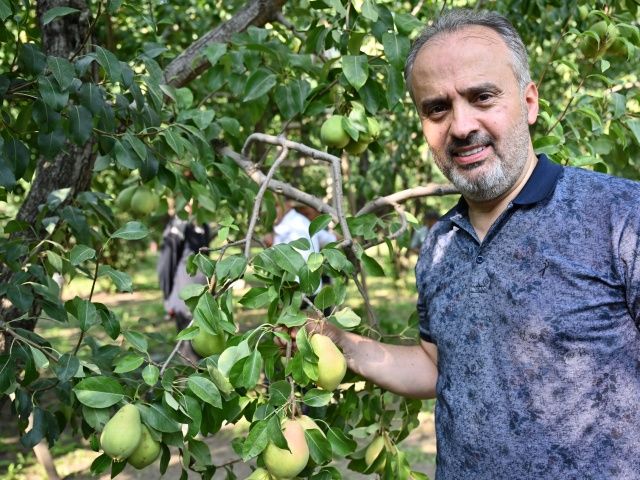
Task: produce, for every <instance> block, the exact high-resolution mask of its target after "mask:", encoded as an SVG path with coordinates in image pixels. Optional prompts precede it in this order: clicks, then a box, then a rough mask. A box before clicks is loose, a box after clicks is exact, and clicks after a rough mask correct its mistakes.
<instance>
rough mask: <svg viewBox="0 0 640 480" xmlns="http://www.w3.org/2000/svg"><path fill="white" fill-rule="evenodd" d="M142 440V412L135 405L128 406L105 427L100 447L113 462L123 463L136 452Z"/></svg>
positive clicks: (119, 411)
mask: <svg viewBox="0 0 640 480" xmlns="http://www.w3.org/2000/svg"><path fill="white" fill-rule="evenodd" d="M141 438H142V423H141V422H140V412H138V409H137V408H136V407H135V406H134V405H131V404H127V405H125V406H124V407H122V408H121V409H120V410H118V411H117V412H116V414H115V415H114V416H113V417H111V420H109V421H108V422H107V424H106V425H105V426H104V430H103V431H102V434H101V435H100V446H101V447H102V450H103V451H104V453H106V454H107V455H109V456H110V457H111V458H113V460H115V461H116V462H122V461H124V460H126V459H127V457H128V456H129V455H131V454H132V453H133V452H134V450H135V449H136V448H137V446H138V444H139V443H140V439H141Z"/></svg>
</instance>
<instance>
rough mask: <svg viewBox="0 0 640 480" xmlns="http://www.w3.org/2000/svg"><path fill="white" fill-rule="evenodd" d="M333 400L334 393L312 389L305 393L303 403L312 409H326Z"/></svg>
mask: <svg viewBox="0 0 640 480" xmlns="http://www.w3.org/2000/svg"><path fill="white" fill-rule="evenodd" d="M332 398H333V392H327V391H326V390H320V389H319V388H312V389H311V390H309V391H307V392H305V394H304V397H303V398H302V401H303V402H304V403H305V404H306V405H309V406H310V407H324V406H325V405H329V402H331V399H332Z"/></svg>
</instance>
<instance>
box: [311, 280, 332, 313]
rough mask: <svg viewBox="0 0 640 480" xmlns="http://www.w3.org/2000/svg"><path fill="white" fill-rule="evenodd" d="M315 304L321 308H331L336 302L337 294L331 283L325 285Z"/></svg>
mask: <svg viewBox="0 0 640 480" xmlns="http://www.w3.org/2000/svg"><path fill="white" fill-rule="evenodd" d="M313 304H314V305H315V306H316V307H318V308H319V309H320V310H324V309H325V308H329V307H331V306H333V305H335V304H336V296H335V293H334V291H333V287H332V286H331V285H325V286H324V287H322V290H320V292H319V293H318V295H316V298H315V300H314V301H313Z"/></svg>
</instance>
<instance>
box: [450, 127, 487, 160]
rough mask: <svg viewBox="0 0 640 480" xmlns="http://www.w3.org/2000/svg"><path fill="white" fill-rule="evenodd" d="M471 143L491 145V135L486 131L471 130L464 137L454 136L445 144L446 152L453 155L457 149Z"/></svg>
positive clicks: (468, 145)
mask: <svg viewBox="0 0 640 480" xmlns="http://www.w3.org/2000/svg"><path fill="white" fill-rule="evenodd" d="M472 145H493V137H492V136H491V135H489V134H488V133H481V132H472V133H470V134H469V135H468V136H466V137H465V138H454V139H452V140H451V141H450V142H449V145H447V153H448V154H449V155H453V154H454V153H455V151H456V150H457V149H459V148H464V147H470V146H472Z"/></svg>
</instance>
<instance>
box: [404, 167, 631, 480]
mask: <svg viewBox="0 0 640 480" xmlns="http://www.w3.org/2000/svg"><path fill="white" fill-rule="evenodd" d="M639 233H640V183H636V182H632V181H629V180H625V179H621V178H615V177H611V176H608V175H604V174H599V173H594V172H590V171H586V170H582V169H577V168H569V167H561V166H559V165H557V164H555V163H553V162H551V161H550V160H549V159H548V158H546V157H545V156H540V157H539V160H538V162H537V165H536V167H535V169H534V171H533V173H532V175H531V177H530V179H529V180H528V182H527V183H526V185H525V186H524V188H523V189H522V190H521V192H520V193H519V195H518V196H517V198H515V199H514V200H513V201H512V202H511V204H510V205H509V206H508V208H507V210H506V211H505V212H504V213H503V214H502V215H501V217H500V218H499V219H498V220H496V222H495V223H494V225H493V226H492V227H491V229H490V230H489V232H488V233H487V235H486V237H485V239H484V240H483V241H482V242H480V241H479V240H478V237H477V235H476V233H475V232H474V229H473V227H472V226H471V223H470V222H469V218H468V215H467V207H466V203H465V202H464V200H461V201H460V202H459V203H458V205H457V206H456V207H455V208H454V209H452V210H451V211H450V212H449V213H448V214H446V215H445V216H444V217H443V218H442V219H441V220H440V221H439V222H438V223H437V224H436V225H435V226H434V227H433V228H432V230H431V232H430V233H429V236H428V237H427V239H426V240H425V243H424V244H423V247H422V250H421V254H420V259H419V261H418V265H417V267H416V279H417V286H418V294H419V296H418V312H419V315H420V335H421V337H422V338H423V339H424V340H426V341H427V342H432V343H434V344H435V345H436V346H437V347H438V358H439V360H438V381H437V387H436V389H437V401H436V433H437V446H438V455H437V474H436V478H437V479H438V480H465V479H473V480H481V479H486V480H501V479H508V480H526V479H536V480H543V479H545V480H546V479H549V480H570V479H576V480H587V479H616V480H619V479H624V480H626V479H640V331H639V327H640V257H639V255H640V240H639Z"/></svg>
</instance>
